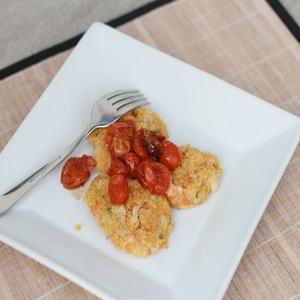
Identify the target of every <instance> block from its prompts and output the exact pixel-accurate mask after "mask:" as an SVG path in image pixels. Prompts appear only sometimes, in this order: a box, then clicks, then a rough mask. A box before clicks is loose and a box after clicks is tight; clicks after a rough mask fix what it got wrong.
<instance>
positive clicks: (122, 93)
mask: <svg viewBox="0 0 300 300" xmlns="http://www.w3.org/2000/svg"><path fill="white" fill-rule="evenodd" d="M138 93H140V92H139V91H138V90H133V89H132V90H118V91H114V92H111V93H108V94H106V95H105V96H104V97H103V98H105V99H106V100H108V101H112V100H114V101H116V100H117V99H118V98H123V97H126V96H127V97H129V96H130V95H137V94H138Z"/></svg>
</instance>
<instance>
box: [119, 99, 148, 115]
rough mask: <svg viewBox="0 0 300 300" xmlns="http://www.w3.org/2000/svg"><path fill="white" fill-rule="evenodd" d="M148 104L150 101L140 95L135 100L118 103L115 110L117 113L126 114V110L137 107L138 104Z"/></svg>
mask: <svg viewBox="0 0 300 300" xmlns="http://www.w3.org/2000/svg"><path fill="white" fill-rule="evenodd" d="M147 104H150V101H148V100H147V99H146V98H145V97H142V98H140V99H137V100H132V101H131V102H126V103H125V104H122V105H120V106H119V107H118V108H117V111H118V113H119V114H122V115H123V114H126V113H127V112H129V111H130V110H132V109H135V108H137V107H140V106H144V105H147Z"/></svg>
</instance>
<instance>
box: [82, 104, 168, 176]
mask: <svg viewBox="0 0 300 300" xmlns="http://www.w3.org/2000/svg"><path fill="white" fill-rule="evenodd" d="M122 120H131V121H133V122H134V123H135V125H136V129H137V130H139V129H140V128H142V127H143V128H145V129H149V130H152V131H155V132H157V133H158V134H161V135H163V136H165V137H168V132H167V126H166V124H165V122H164V121H163V120H162V119H161V118H160V116H159V115H158V114H157V113H155V112H154V111H153V110H152V109H151V108H150V107H147V106H143V107H139V108H136V109H134V110H132V111H130V112H128V113H127V114H125V115H124V116H123V117H122V118H121V119H120V121H122ZM106 132H107V129H106V128H99V129H96V130H94V131H93V132H92V133H91V134H90V135H89V137H88V141H89V142H90V143H91V144H92V145H93V146H94V148H95V155H94V158H95V159H96V161H97V167H96V169H97V170H98V171H104V172H107V170H108V168H109V167H110V164H111V158H110V154H109V152H108V150H107V148H106V146H105V137H106Z"/></svg>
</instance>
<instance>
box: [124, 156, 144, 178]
mask: <svg viewBox="0 0 300 300" xmlns="http://www.w3.org/2000/svg"><path fill="white" fill-rule="evenodd" d="M124 161H125V165H126V166H127V168H128V175H129V177H132V178H136V171H137V167H138V165H139V164H140V162H141V158H140V157H139V156H138V155H137V154H135V153H133V152H129V153H127V154H125V157H124Z"/></svg>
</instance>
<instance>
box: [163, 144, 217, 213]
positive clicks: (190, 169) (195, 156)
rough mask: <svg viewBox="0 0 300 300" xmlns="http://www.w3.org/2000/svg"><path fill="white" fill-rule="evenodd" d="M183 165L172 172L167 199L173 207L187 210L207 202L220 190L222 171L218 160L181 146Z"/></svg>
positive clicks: (210, 154) (213, 156) (186, 146)
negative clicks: (212, 194) (211, 195)
mask: <svg viewBox="0 0 300 300" xmlns="http://www.w3.org/2000/svg"><path fill="white" fill-rule="evenodd" d="M180 151H181V154H182V163H181V165H180V166H179V167H178V168H177V169H175V170H174V171H172V179H171V185H170V187H169V189H168V190H167V192H166V197H167V198H168V201H169V203H170V205H171V206H172V207H175V208H187V207H191V206H195V205H198V204H201V203H203V202H205V201H206V200H207V198H208V197H209V195H210V194H211V192H214V191H216V190H217V188H218V184H219V178H220V176H221V174H222V169H221V167H220V164H219V160H218V158H217V157H216V156H215V155H214V154H212V153H210V152H201V151H199V150H197V149H195V148H191V147H190V146H189V145H185V146H181V147H180Z"/></svg>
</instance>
